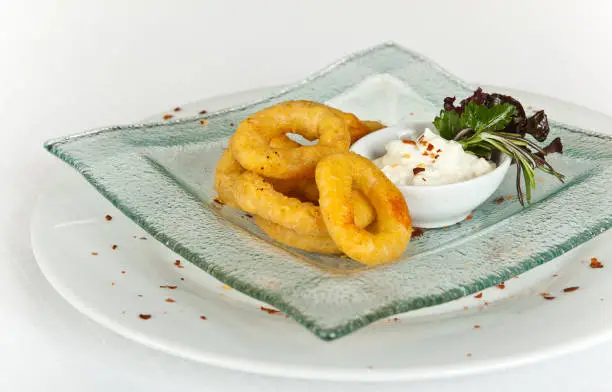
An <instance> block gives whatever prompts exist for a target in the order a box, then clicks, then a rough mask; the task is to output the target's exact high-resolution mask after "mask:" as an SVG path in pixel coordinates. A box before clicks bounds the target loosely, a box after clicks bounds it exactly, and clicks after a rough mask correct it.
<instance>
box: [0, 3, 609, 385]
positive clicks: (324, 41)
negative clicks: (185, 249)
mask: <svg viewBox="0 0 612 392" xmlns="http://www.w3.org/2000/svg"><path fill="white" fill-rule="evenodd" d="M611 20H612V2H610V1H607V0H601V1H583V2H573V1H560V0H557V1H538V2H535V1H533V0H531V1H527V0H518V1H517V0H515V1H512V2H497V1H491V0H483V1H476V0H452V1H440V0H438V1H422V2H420V1H419V2H416V1H413V2H408V1H384V0H376V1H358V0H353V1H334V0H316V1H315V0H309V1H262V0H251V1H222V0H218V1H214V2H213V1H195V0H192V1H187V0H184V1H173V2H170V1H167V2H161V1H153V0H149V1H128V0H123V1H116V0H112V1H102V0H94V1H88V2H82V1H76V0H74V1H69V0H64V1H44V2H43V1H39V2H37V1H32V0H28V1H19V2H18V1H11V0H0V118H1V119H2V121H1V123H0V124H1V125H0V135H1V136H2V142H3V143H2V144H3V146H2V153H1V154H0V170H1V175H2V185H0V197H1V198H2V199H1V200H0V202H1V204H0V205H2V207H0V208H1V214H0V230H1V232H0V235H1V237H0V239H1V240H2V241H1V244H0V390H1V391H8V390H16V391H41V390H45V391H46V390H59V389H60V388H61V390H63V391H65V392H71V391H108V390H114V391H127V390H130V391H141V390H142V391H168V390H170V389H172V390H176V391H179V390H180V391H191V390H194V391H195V390H198V391H208V390H211V391H212V390H221V389H220V388H224V390H227V391H233V390H246V391H251V390H256V391H260V390H261V391H271V390H287V391H307V390H338V391H339V390H347V389H349V388H350V389H351V390H356V391H361V390H383V389H384V390H391V391H392V390H408V389H409V388H408V386H406V385H403V386H402V385H400V384H387V385H385V386H375V385H366V386H358V385H350V386H347V385H340V384H323V383H306V382H302V381H287V380H284V381H282V382H281V381H279V380H275V379H272V378H266V377H258V376H252V375H247V374H241V373H236V372H230V371H221V370H217V369H213V368H209V367H205V366H202V365H198V364H195V363H192V362H189V361H184V360H180V359H177V358H174V357H171V356H168V355H165V354H162V353H159V352H156V351H153V350H151V349H148V348H145V347H143V346H140V345H138V344H136V343H132V342H130V341H127V340H126V339H123V338H121V337H119V336H117V335H115V334H114V333H112V332H110V331H107V330H106V329H104V328H102V327H100V326H98V325H97V324H95V323H94V322H92V321H90V320H89V319H87V318H86V317H85V316H82V315H80V314H79V313H77V312H76V311H75V310H73V309H72V308H71V307H70V305H68V304H67V303H66V302H65V301H63V300H62V299H61V298H60V297H59V295H57V294H56V293H55V292H54V291H53V289H52V288H51V287H50V286H49V285H48V283H46V281H45V280H44V278H43V277H42V275H41V273H40V271H39V270H38V268H37V266H36V264H35V262H34V261H33V257H32V255H31V251H30V249H29V238H28V219H29V214H30V210H31V208H32V205H33V203H34V202H35V198H36V194H37V193H38V192H40V190H41V188H42V186H43V185H44V184H46V183H48V181H49V179H48V178H47V177H46V176H45V174H46V172H47V170H48V169H47V168H49V167H56V166H55V162H52V159H51V157H47V155H46V153H45V152H44V151H43V150H42V148H41V144H42V142H43V141H44V140H45V139H47V138H50V137H53V136H59V135H63V134H69V133H75V132H79V131H81V130H84V129H88V128H94V127H99V126H103V125H108V124H112V123H126V122H131V121H135V120H139V119H141V118H144V117H147V116H148V115H150V114H153V113H157V112H161V111H164V110H167V109H168V108H171V107H174V106H176V105H178V104H181V103H185V102H189V101H193V100H197V99H200V98H204V97H208V96H213V95H218V94H223V93H229V92H233V91H237V90H246V89H250V88H255V87H261V86H265V85H278V84H282V83H287V82H292V81H295V80H297V79H299V78H301V77H302V76H304V75H306V74H308V73H310V72H312V71H315V70H317V69H319V68H321V67H323V66H325V65H327V64H329V63H330V62H332V61H334V60H336V59H337V58H339V57H341V56H343V55H345V54H348V53H350V52H352V51H355V50H359V49H362V48H364V47H367V46H371V45H374V44H377V43H380V42H381V41H387V40H394V41H397V42H398V43H400V44H403V45H404V46H406V47H409V48H411V49H413V50H416V51H418V52H420V53H422V54H424V55H426V56H428V57H430V58H432V59H433V60H434V61H436V62H438V63H439V64H441V65H442V66H443V67H445V68H446V69H448V70H450V71H452V72H453V73H455V74H456V75H458V76H460V77H462V78H464V79H466V80H469V81H474V82H481V83H484V84H492V85H502V86H508V87H514V88H519V89H524V90H529V91H532V92H537V93H543V94H546V95H551V96H554V97H557V98H560V99H564V100H567V101H572V102H575V103H578V104H581V105H584V106H588V107H591V108H593V109H596V110H599V111H602V112H605V113H607V114H610V115H612V105H610V104H609V101H610V94H611V93H612V76H611V74H610V70H612V54H611V53H612V52H611V51H610V47H611V43H612V40H611V37H612V23H610V21H611ZM551 327H552V328H554V326H551ZM611 360H612V344H607V345H604V346H601V347H597V348H593V349H590V350H588V351H586V352H582V353H576V354H572V355H569V356H565V357H561V358H558V359H555V360H551V361H548V362H546V363H540V364H537V365H531V366H528V367H524V368H519V369H514V370H511V371H504V372H498V373H491V374H487V375H480V376H475V377H464V378H459V379H454V380H446V381H441V382H433V383H431V382H430V383H419V384H410V387H411V388H413V389H411V390H422V391H468V390H469V391H491V390H496V391H510V390H512V391H514V390H517V389H518V388H521V389H522V390H525V391H531V390H533V391H536V390H537V391H548V390H555V391H570V390H573V391H575V390H589V391H604V390H609V388H608V387H607V385H608V384H609V383H608V382H607V381H606V378H607V377H606V376H607V373H606V372H607V368H606V366H605V364H606V363H609V362H610V361H611Z"/></svg>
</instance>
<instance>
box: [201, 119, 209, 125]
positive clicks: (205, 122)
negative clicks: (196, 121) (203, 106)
mask: <svg viewBox="0 0 612 392" xmlns="http://www.w3.org/2000/svg"><path fill="white" fill-rule="evenodd" d="M200 124H202V125H205V124H208V121H206V120H200Z"/></svg>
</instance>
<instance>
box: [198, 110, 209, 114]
mask: <svg viewBox="0 0 612 392" xmlns="http://www.w3.org/2000/svg"><path fill="white" fill-rule="evenodd" d="M206 113H208V111H206V110H200V111H199V112H198V114H206Z"/></svg>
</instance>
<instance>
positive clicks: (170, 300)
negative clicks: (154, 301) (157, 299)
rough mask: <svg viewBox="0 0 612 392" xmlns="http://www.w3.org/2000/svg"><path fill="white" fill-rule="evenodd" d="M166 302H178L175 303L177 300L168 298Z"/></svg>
mask: <svg viewBox="0 0 612 392" xmlns="http://www.w3.org/2000/svg"><path fill="white" fill-rule="evenodd" d="M164 301H166V302H169V303H173V302H176V301H175V300H173V299H172V298H166V299H165V300H164Z"/></svg>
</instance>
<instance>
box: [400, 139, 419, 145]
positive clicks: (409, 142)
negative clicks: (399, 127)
mask: <svg viewBox="0 0 612 392" xmlns="http://www.w3.org/2000/svg"><path fill="white" fill-rule="evenodd" d="M402 143H404V144H412V145H413V146H416V142H415V141H414V140H402Z"/></svg>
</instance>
